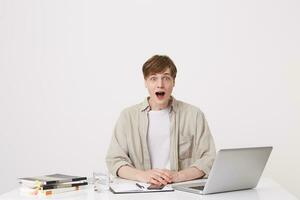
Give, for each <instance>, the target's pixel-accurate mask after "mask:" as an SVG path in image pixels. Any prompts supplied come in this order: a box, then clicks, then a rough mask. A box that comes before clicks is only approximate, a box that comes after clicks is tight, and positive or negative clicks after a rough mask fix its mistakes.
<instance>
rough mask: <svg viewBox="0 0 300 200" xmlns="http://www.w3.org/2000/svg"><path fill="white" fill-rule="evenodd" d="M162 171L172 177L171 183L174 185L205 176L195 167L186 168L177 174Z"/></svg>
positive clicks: (175, 172)
mask: <svg viewBox="0 0 300 200" xmlns="http://www.w3.org/2000/svg"><path fill="white" fill-rule="evenodd" d="M163 171H165V172H166V173H168V174H170V175H171V177H172V180H171V181H172V182H174V183H176V182H182V181H189V180H193V179H197V178H202V177H203V176H205V173H204V172H203V171H202V170H200V169H198V168H197V167H190V168H186V169H183V170H181V171H178V172H177V171H170V170H166V169H164V170H163Z"/></svg>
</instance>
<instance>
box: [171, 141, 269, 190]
mask: <svg viewBox="0 0 300 200" xmlns="http://www.w3.org/2000/svg"><path fill="white" fill-rule="evenodd" d="M272 149H273V147H270V146H269V147H253V148H239V149H221V150H220V151H219V152H218V154H217V157H216V159H215V161H214V164H213V167H212V169H211V172H210V174H209V176H208V179H207V180H206V181H204V182H200V183H199V182H198V183H183V184H178V185H173V186H172V187H173V189H175V190H181V191H185V192H192V193H197V194H211V193H219V192H229V191H235V190H246V189H251V188H255V187H256V185H257V183H258V181H259V179H260V177H261V174H262V172H263V170H264V168H265V166H266V163H267V160H268V158H269V156H270V154H271V151H272Z"/></svg>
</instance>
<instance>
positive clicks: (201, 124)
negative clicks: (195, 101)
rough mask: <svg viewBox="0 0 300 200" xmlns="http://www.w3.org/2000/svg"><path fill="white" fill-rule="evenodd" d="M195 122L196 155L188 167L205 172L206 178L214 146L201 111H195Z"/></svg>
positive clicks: (214, 154) (214, 151)
mask: <svg viewBox="0 0 300 200" xmlns="http://www.w3.org/2000/svg"><path fill="white" fill-rule="evenodd" d="M196 123H197V124H196V135H195V145H194V148H195V149H194V150H193V151H194V155H196V156H197V157H196V159H195V162H194V163H193V164H192V165H191V166H190V167H196V168H198V169H199V170H202V171H203V172H204V173H205V176H204V178H207V177H208V174H209V172H210V170H211V168H212V165H213V162H214V159H215V157H216V148H215V144H214V140H213V137H212V135H211V133H210V130H209V127H208V123H207V121H206V119H205V117H204V114H203V113H202V112H201V111H199V112H198V113H197V120H196Z"/></svg>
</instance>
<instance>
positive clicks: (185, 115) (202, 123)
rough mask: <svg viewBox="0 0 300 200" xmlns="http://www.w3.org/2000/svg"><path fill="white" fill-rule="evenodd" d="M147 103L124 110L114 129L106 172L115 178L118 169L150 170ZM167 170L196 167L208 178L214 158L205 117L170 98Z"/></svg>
mask: <svg viewBox="0 0 300 200" xmlns="http://www.w3.org/2000/svg"><path fill="white" fill-rule="evenodd" d="M149 111H150V106H149V103H148V100H147V99H145V100H144V101H143V102H142V103H140V104H137V105H134V106H132V107H129V108H126V109H125V110H123V111H122V112H121V115H120V117H119V119H118V121H117V124H116V126H115V129H114V132H113V135H112V139H111V143H110V146H109V149H108V152H107V156H106V164H107V167H108V170H109V171H110V172H111V173H112V174H113V175H116V176H117V172H118V169H119V168H120V167H121V166H124V165H128V166H131V167H135V168H137V169H140V170H148V169H151V168H152V167H151V160H150V154H149V149H148V142H147V134H148V125H149V118H148V112H149ZM170 112H171V113H170V125H171V126H170V165H171V166H170V167H171V170H176V171H178V170H182V169H185V168H189V167H197V168H198V169H200V170H202V171H203V172H204V173H205V177H207V176H208V174H209V172H210V170H211V167H212V164H213V161H214V158H215V156H216V150H215V145H214V141H213V137H212V135H211V134H210V131H209V127H208V124H207V122H206V120H205V117H204V114H203V113H202V112H201V111H200V110H199V109H198V108H197V107H194V106H192V105H189V104H187V103H184V102H182V101H178V100H176V99H175V98H172V102H171V109H170Z"/></svg>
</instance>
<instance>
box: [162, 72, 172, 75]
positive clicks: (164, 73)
mask: <svg viewBox="0 0 300 200" xmlns="http://www.w3.org/2000/svg"><path fill="white" fill-rule="evenodd" d="M163 75H169V76H171V74H170V73H168V72H166V73H163Z"/></svg>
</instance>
